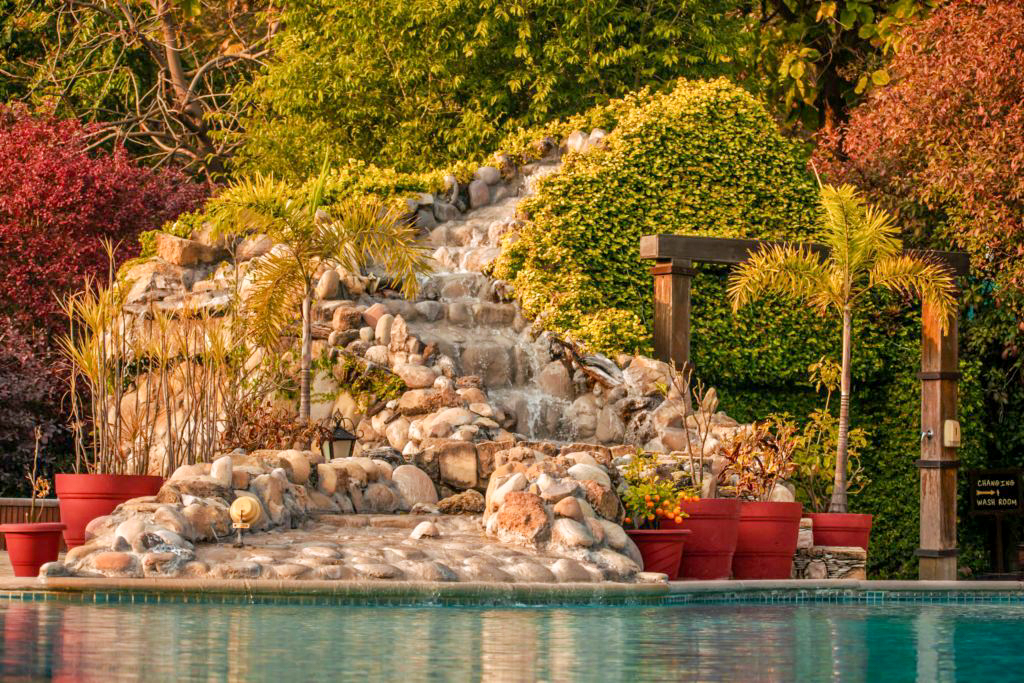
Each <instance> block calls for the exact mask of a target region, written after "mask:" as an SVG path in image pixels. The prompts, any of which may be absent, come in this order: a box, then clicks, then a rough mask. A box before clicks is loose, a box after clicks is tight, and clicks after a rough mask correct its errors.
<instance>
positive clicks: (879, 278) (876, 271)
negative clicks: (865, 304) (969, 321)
mask: <svg viewBox="0 0 1024 683" xmlns="http://www.w3.org/2000/svg"><path fill="white" fill-rule="evenodd" d="M870 287H871V288H874V287H880V288H882V289H888V290H890V291H893V292H900V293H904V294H910V295H916V296H918V297H920V299H921V301H922V302H923V303H925V304H926V305H928V306H930V307H931V308H932V309H933V310H934V311H936V312H937V313H938V314H939V315H940V316H941V317H942V331H943V332H945V331H946V330H948V329H949V323H950V321H951V320H952V318H953V316H955V315H956V312H957V299H956V284H955V283H954V281H953V274H952V273H950V271H949V269H947V268H946V267H945V266H943V265H940V264H939V263H936V262H934V261H929V260H927V259H924V258H921V257H919V256H912V255H909V254H899V255H896V256H889V257H886V258H882V259H880V260H879V261H877V262H876V263H875V264H874V267H873V268H872V269H871V273H870Z"/></svg>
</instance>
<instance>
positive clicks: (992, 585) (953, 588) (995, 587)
mask: <svg viewBox="0 0 1024 683" xmlns="http://www.w3.org/2000/svg"><path fill="white" fill-rule="evenodd" d="M828 589H831V590H836V589H847V590H851V591H858V592H872V591H879V592H890V593H895V592H938V593H1016V592H1020V593H1024V581H879V580H860V579H818V580H813V579H779V580H776V581H746V580H738V581H737V580H727V581H699V582H698V581H670V582H669V593H670V594H672V595H679V594H685V593H724V592H734V593H742V592H747V591H766V590H792V591H794V592H796V591H803V592H807V591H814V590H828Z"/></svg>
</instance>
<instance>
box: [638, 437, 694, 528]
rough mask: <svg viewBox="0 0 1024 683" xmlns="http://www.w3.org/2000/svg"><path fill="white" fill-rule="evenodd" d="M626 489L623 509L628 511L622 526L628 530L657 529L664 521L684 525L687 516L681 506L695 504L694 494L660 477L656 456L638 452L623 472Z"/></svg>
mask: <svg viewBox="0 0 1024 683" xmlns="http://www.w3.org/2000/svg"><path fill="white" fill-rule="evenodd" d="M623 479H624V480H625V482H626V489H625V491H624V492H623V493H622V505H623V507H624V508H625V509H626V515H625V517H624V518H623V520H622V522H623V526H625V527H626V528H627V529H657V528H658V527H659V526H660V524H661V521H662V520H663V519H664V520H669V521H674V522H682V521H683V518H684V517H686V516H687V515H686V513H685V512H683V511H682V508H681V504H682V503H683V502H686V501H689V500H696V499H697V496H696V494H694V493H693V492H691V491H687V490H679V489H677V488H676V484H675V482H673V481H672V480H671V479H669V478H667V477H662V476H661V475H660V474H659V473H658V462H657V458H656V456H655V455H654V454H653V453H643V452H638V453H637V454H636V455H635V456H633V459H632V460H631V461H630V463H629V465H627V466H626V469H625V471H624V472H623Z"/></svg>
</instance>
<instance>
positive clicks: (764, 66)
mask: <svg viewBox="0 0 1024 683" xmlns="http://www.w3.org/2000/svg"><path fill="white" fill-rule="evenodd" d="M939 2H940V0H762V2H761V3H760V11H758V12H755V13H754V14H756V16H757V17H758V19H759V24H760V26H759V29H760V30H759V32H758V47H757V56H756V58H755V62H754V64H755V67H756V72H757V77H756V78H755V79H753V84H752V85H753V87H755V88H764V89H765V90H766V94H767V95H768V96H769V98H770V99H771V100H772V101H773V102H774V103H775V104H776V105H777V106H778V107H779V108H780V110H781V113H782V115H783V117H784V118H786V119H789V120H791V121H795V122H800V123H802V124H803V126H804V127H805V128H806V129H807V130H810V131H815V130H818V129H819V128H822V127H825V128H827V129H831V128H833V127H834V126H836V125H837V124H840V123H842V122H843V121H845V120H846V116H847V112H848V110H849V108H850V107H852V106H853V105H854V104H856V102H857V101H858V100H859V99H860V95H861V94H863V93H865V92H866V91H869V90H871V89H872V88H874V87H878V86H882V85H885V84H886V83H888V82H889V79H890V75H889V73H888V71H887V70H886V64H885V63H886V61H887V59H888V57H889V56H890V55H891V54H892V51H893V50H894V49H895V48H896V47H897V46H898V45H899V41H900V37H901V33H900V29H902V28H903V27H904V26H906V25H908V24H910V23H912V22H914V21H916V20H918V19H920V18H921V17H922V16H924V15H925V14H927V12H928V11H929V10H930V9H931V8H932V7H934V6H935V5H937V4H939Z"/></svg>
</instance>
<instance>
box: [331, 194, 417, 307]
mask: <svg viewBox="0 0 1024 683" xmlns="http://www.w3.org/2000/svg"><path fill="white" fill-rule="evenodd" d="M334 212H335V213H336V214H337V216H338V217H337V218H336V219H334V220H331V221H329V222H328V223H325V224H323V225H320V226H319V227H318V230H317V234H316V248H315V250H316V251H317V252H318V253H320V254H322V255H323V256H324V257H327V258H331V259H333V260H336V261H337V262H338V263H339V264H340V265H341V266H343V267H344V268H346V269H348V270H349V271H351V272H359V271H360V269H362V268H363V267H365V266H367V265H370V264H373V263H376V264H377V265H380V266H382V267H383V268H384V269H385V270H386V271H387V272H388V273H389V274H390V275H392V276H393V277H394V278H396V279H397V280H398V281H399V282H400V283H401V288H402V292H403V294H404V295H405V296H406V297H409V298H411V297H413V296H415V295H416V291H417V289H418V287H419V282H418V281H417V279H416V276H417V275H420V274H423V273H426V272H428V271H429V270H430V267H429V265H428V260H427V259H428V253H427V251H426V249H425V248H424V247H422V246H421V245H420V244H419V242H418V241H417V230H416V227H415V226H413V225H412V224H411V223H410V222H409V221H408V219H406V218H405V216H404V212H403V211H402V210H401V209H400V208H398V207H397V206H395V205H394V204H385V203H383V202H381V201H380V200H377V199H370V198H365V197H352V198H349V199H346V200H344V201H343V202H342V203H341V204H340V205H339V206H337V207H335V210H334Z"/></svg>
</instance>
